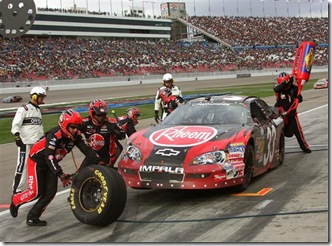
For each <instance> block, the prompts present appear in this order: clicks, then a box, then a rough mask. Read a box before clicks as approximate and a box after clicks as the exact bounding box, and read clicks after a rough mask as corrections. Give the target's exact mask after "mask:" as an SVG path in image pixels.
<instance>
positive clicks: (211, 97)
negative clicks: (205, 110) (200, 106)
mask: <svg viewBox="0 0 332 246" xmlns="http://www.w3.org/2000/svg"><path fill="white" fill-rule="evenodd" d="M255 99H257V97H255V96H241V95H232V94H208V95H206V96H199V97H196V98H193V99H189V100H188V101H186V103H187V104H192V103H203V102H209V103H230V104H232V103H245V104H249V103H250V102H251V101H252V100H255Z"/></svg>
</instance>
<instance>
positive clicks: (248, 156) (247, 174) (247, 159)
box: [234, 144, 255, 192]
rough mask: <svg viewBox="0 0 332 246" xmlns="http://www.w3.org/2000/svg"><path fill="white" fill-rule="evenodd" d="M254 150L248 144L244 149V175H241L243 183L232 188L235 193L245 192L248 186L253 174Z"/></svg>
mask: <svg viewBox="0 0 332 246" xmlns="http://www.w3.org/2000/svg"><path fill="white" fill-rule="evenodd" d="M254 156H255V154H254V148H253V147H252V145H250V144H248V145H247V147H246V151H245V153H244V164H245V167H244V174H243V183H242V184H240V185H237V186H234V190H235V191H236V192H242V191H245V190H246V189H247V188H248V187H249V184H250V181H251V178H252V172H253V165H254Z"/></svg>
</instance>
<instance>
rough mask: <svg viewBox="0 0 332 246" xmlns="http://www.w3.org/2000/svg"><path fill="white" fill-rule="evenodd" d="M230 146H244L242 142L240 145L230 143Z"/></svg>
mask: <svg viewBox="0 0 332 246" xmlns="http://www.w3.org/2000/svg"><path fill="white" fill-rule="evenodd" d="M230 146H244V143H243V142H240V143H231V144H230Z"/></svg>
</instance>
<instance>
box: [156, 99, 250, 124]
mask: <svg viewBox="0 0 332 246" xmlns="http://www.w3.org/2000/svg"><path fill="white" fill-rule="evenodd" d="M246 118H247V111H246V108H245V107H244V106H243V104H237V103H190V104H182V105H180V106H179V107H178V108H177V109H176V110H174V111H173V112H172V113H171V114H170V115H168V116H167V117H166V119H165V120H164V121H163V122H162V124H163V125H164V124H165V125H202V124H203V125H220V124H244V123H246Z"/></svg>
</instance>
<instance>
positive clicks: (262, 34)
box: [187, 16, 329, 46]
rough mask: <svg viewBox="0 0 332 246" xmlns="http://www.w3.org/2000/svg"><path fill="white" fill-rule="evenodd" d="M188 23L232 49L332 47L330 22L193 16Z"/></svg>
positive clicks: (316, 19) (281, 18)
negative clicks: (303, 45)
mask: <svg viewBox="0 0 332 246" xmlns="http://www.w3.org/2000/svg"><path fill="white" fill-rule="evenodd" d="M187 21H188V22H190V23H191V24H193V25H194V26H197V27H199V28H201V29H203V30H205V31H207V32H208V33H210V34H212V35H214V36H216V37H218V38H220V39H221V40H223V41H224V42H226V43H228V44H230V45H232V46H253V45H256V46H257V45H273V46H275V45H297V44H298V43H299V42H301V41H304V40H315V41H316V42H317V43H320V44H327V43H328V30H329V29H328V26H329V22H328V18H298V17H292V18H289V17H264V18H262V17H238V16H235V17H224V16H214V17H209V16H193V17H188V18H187Z"/></svg>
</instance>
